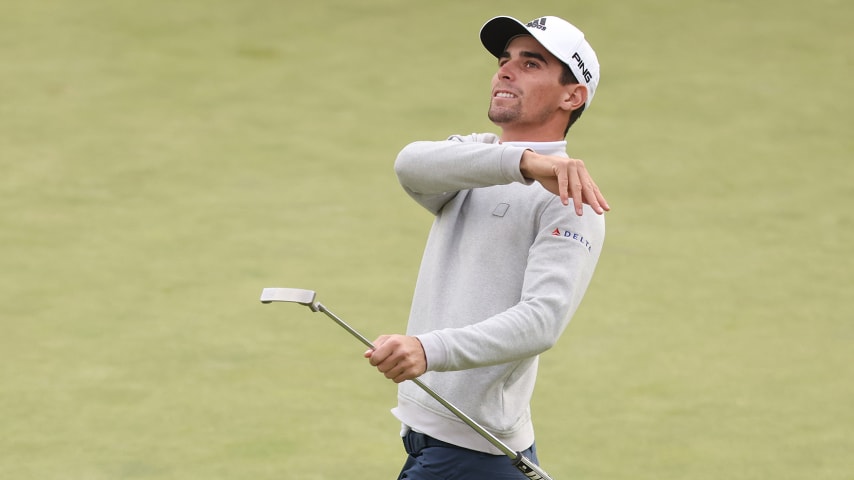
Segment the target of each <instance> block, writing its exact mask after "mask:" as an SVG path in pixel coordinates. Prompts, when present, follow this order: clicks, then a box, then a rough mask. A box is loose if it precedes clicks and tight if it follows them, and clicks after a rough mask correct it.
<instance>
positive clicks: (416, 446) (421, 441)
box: [403, 430, 427, 457]
mask: <svg viewBox="0 0 854 480" xmlns="http://www.w3.org/2000/svg"><path fill="white" fill-rule="evenodd" d="M426 446H427V437H426V435H424V434H423V433H418V432H415V431H413V430H410V431H409V432H408V433H407V434H406V436H405V437H403V449H404V450H406V453H408V454H410V455H412V456H413V457H417V456H418V455H420V454H421V450H424V447H426Z"/></svg>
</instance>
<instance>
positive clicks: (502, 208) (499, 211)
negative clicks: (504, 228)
mask: <svg viewBox="0 0 854 480" xmlns="http://www.w3.org/2000/svg"><path fill="white" fill-rule="evenodd" d="M508 208H510V204H509V203H499V204H498V206H497V207H495V210H493V211H492V214H493V215H495V216H496V217H503V216H504V214H505V213H507V209H508Z"/></svg>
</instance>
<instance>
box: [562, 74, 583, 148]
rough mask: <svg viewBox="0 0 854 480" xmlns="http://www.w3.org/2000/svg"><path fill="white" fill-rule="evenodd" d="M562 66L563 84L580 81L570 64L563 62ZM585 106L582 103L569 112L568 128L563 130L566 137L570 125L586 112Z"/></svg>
mask: <svg viewBox="0 0 854 480" xmlns="http://www.w3.org/2000/svg"><path fill="white" fill-rule="evenodd" d="M561 66H562V67H563V72H562V73H561V74H560V84H561V85H570V84H574V83H579V82H578V79H577V78H575V75H573V74H572V70H570V69H569V65H567V64H565V63H563V62H561ZM585 106H586V104H585V105H581V107H579V108H577V109H575V110H573V111H572V113H570V114H569V123H568V124H567V125H566V130H564V131H563V136H564V137H565V136H566V134H567V133H569V127H571V126H572V124H573V123H575V121H576V120H578V117H580V116H581V114H582V113H584V107H585Z"/></svg>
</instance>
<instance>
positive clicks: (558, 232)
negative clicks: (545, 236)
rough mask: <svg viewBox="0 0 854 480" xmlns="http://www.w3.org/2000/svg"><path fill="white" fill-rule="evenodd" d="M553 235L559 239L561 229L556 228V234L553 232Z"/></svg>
mask: <svg viewBox="0 0 854 480" xmlns="http://www.w3.org/2000/svg"><path fill="white" fill-rule="evenodd" d="M552 235H554V236H556V237H559V236H560V229H559V228H555V231H554V232H552Z"/></svg>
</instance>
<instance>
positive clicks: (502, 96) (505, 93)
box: [495, 92, 516, 98]
mask: <svg viewBox="0 0 854 480" xmlns="http://www.w3.org/2000/svg"><path fill="white" fill-rule="evenodd" d="M495 96H496V97H499V98H516V95H513V94H512V93H507V92H498V93H496V94H495Z"/></svg>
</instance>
